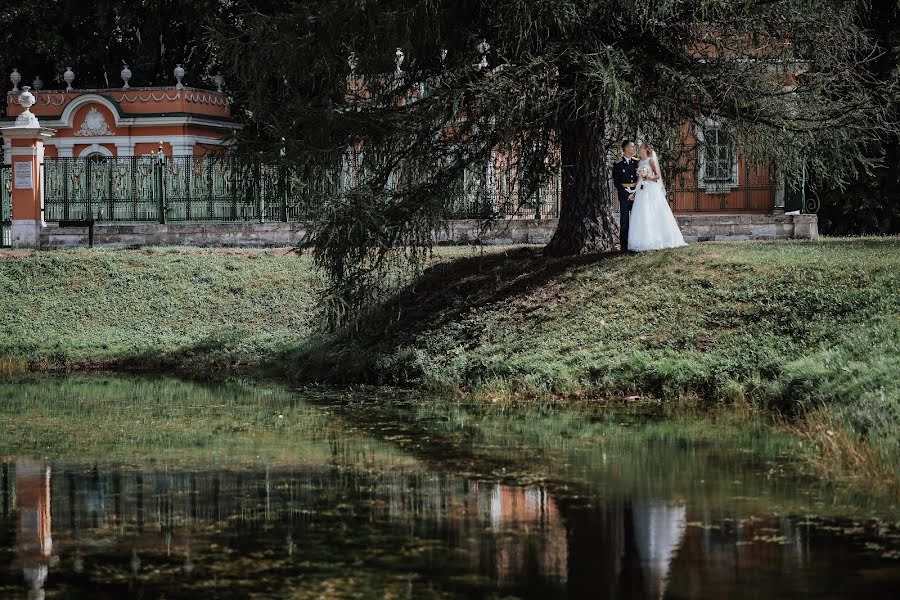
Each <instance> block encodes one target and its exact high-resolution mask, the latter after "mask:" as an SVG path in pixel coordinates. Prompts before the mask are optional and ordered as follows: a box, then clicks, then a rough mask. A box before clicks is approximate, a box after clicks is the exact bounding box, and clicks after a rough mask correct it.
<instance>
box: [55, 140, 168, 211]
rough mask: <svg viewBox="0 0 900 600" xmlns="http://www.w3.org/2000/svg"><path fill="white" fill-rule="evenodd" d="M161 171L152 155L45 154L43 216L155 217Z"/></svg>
mask: <svg viewBox="0 0 900 600" xmlns="http://www.w3.org/2000/svg"><path fill="white" fill-rule="evenodd" d="M160 171H161V167H160V164H159V161H158V160H157V159H156V158H154V157H151V156H126V157H120V158H116V157H107V156H96V157H93V156H92V157H90V158H47V159H45V161H44V219H45V220H46V221H61V220H62V221H68V220H93V221H125V222H128V221H131V222H148V221H149V222H157V221H159V220H160V219H161V215H162V211H161V210H160V208H161V201H160V200H161V194H160V188H161V185H160Z"/></svg>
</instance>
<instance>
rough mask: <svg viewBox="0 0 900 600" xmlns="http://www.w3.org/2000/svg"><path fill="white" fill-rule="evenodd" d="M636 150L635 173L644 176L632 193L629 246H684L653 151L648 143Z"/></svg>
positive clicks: (639, 248) (644, 248)
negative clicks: (639, 157) (636, 171)
mask: <svg viewBox="0 0 900 600" xmlns="http://www.w3.org/2000/svg"><path fill="white" fill-rule="evenodd" d="M638 152H639V153H640V155H641V161H640V162H639V163H638V175H639V176H640V175H642V174H643V176H642V177H641V179H640V180H639V181H638V184H637V190H636V191H635V194H634V207H633V208H632V209H631V226H630V227H629V229H628V249H629V250H633V251H635V252H644V251H647V250H659V249H661V248H677V247H679V246H686V245H687V244H685V243H684V237H682V235H681V230H680V229H678V223H677V222H676V221H675V216H674V215H673V214H672V210H671V209H670V208H669V203H668V201H666V189H665V188H664V187H663V184H662V181H661V177H660V170H659V160H658V159H657V158H656V151H655V150H654V149H653V146H651V145H650V144H647V143H643V144H641V146H640V148H639V149H638Z"/></svg>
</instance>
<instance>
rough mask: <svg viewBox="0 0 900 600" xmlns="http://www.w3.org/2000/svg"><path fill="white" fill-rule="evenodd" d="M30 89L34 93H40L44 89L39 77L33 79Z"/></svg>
mask: <svg viewBox="0 0 900 600" xmlns="http://www.w3.org/2000/svg"><path fill="white" fill-rule="evenodd" d="M31 88H32V89H33V90H34V91H36V92H39V91H41V90H42V89H44V82H43V81H41V76H40V75H38V76H36V77H35V78H34V81H32V82H31Z"/></svg>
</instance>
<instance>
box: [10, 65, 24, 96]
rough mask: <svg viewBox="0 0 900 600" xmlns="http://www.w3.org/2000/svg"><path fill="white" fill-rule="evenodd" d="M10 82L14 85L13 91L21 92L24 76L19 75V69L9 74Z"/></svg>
mask: <svg viewBox="0 0 900 600" xmlns="http://www.w3.org/2000/svg"><path fill="white" fill-rule="evenodd" d="M9 81H10V82H11V83H12V84H13V89H12V91H14V92H18V91H19V82H20V81H22V75H21V74H19V69H13V70H12V73H10V74H9Z"/></svg>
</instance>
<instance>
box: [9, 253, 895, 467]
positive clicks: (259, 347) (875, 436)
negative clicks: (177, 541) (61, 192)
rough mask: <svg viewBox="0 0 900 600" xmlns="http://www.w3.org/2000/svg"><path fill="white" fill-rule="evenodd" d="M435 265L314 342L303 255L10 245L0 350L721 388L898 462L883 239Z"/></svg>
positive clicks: (434, 377)
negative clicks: (359, 322)
mask: <svg viewBox="0 0 900 600" xmlns="http://www.w3.org/2000/svg"><path fill="white" fill-rule="evenodd" d="M0 256H4V254H3V253H0ZM436 261H437V264H436V265H435V266H433V267H432V268H431V269H429V270H428V271H427V272H426V273H425V274H424V275H423V276H421V277H420V278H418V279H417V280H416V281H415V282H414V285H412V286H410V288H409V289H407V290H405V291H404V292H402V293H401V294H400V295H399V296H398V297H397V298H394V299H392V300H391V301H390V302H388V303H387V304H386V305H385V306H384V307H383V309H381V310H379V311H376V313H375V314H374V315H373V318H372V319H371V322H370V324H369V325H367V326H365V327H363V328H362V329H361V330H359V331H356V332H354V333H353V335H349V334H345V335H338V336H323V335H321V334H317V333H315V329H316V327H315V325H316V321H317V318H318V317H317V315H318V308H317V300H316V299H317V296H316V290H317V289H318V285H319V280H318V278H317V276H316V274H315V272H314V271H313V269H312V264H311V260H310V259H309V258H308V257H298V256H296V255H293V254H285V253H284V252H283V251H240V252H231V253H223V252H212V251H197V250H194V251H186V250H173V249H163V250H150V251H124V250H123V251H93V252H90V251H67V252H44V253H36V254H32V255H27V256H19V255H11V254H9V253H7V254H6V255H5V258H0V305H2V306H3V307H4V310H3V311H2V314H0V363H2V364H5V365H6V369H7V370H16V369H23V368H27V369H31V370H41V369H56V368H61V369H82V368H130V369H134V368H147V369H151V370H156V371H164V372H173V373H179V374H191V375H208V374H215V373H225V374H238V375H274V376H282V377H287V378H289V379H291V380H294V381H303V382H312V381H315V382H336V383H348V382H365V383H391V384H402V385H418V386H423V387H428V388H434V389H441V390H454V391H457V390H461V391H464V392H469V393H473V394H476V395H483V396H489V397H495V398H496V397H504V396H509V395H516V396H547V395H555V396H609V395H623V394H630V393H637V394H641V395H644V396H653V397H657V398H662V399H684V398H698V399H700V400H701V401H704V402H716V401H727V402H730V403H736V404H738V405H741V406H744V405H749V406H753V407H758V408H761V409H775V410H777V411H778V412H780V413H782V414H784V415H786V416H787V417H789V419H790V422H791V423H793V424H795V425H798V424H799V430H800V431H801V433H802V434H803V435H806V436H808V437H809V438H810V439H811V441H813V442H814V443H815V446H814V447H816V448H818V449H819V451H820V452H821V453H822V456H823V457H824V458H823V462H824V463H827V464H833V465H838V466H841V467H843V468H844V469H845V470H856V471H860V472H862V471H864V470H870V471H871V472H872V474H877V473H885V472H887V473H892V474H896V473H898V472H900V442H898V439H900V435H898V432H900V386H898V383H897V382H898V381H900V239H897V238H880V239H879V238H864V239H832V240H823V241H819V242H799V241H798V242H774V243H758V242H757V243H727V244H695V245H692V246H689V247H687V248H682V249H678V250H673V251H663V252H655V253H649V254H645V255H638V256H627V257H621V256H588V257H581V258H577V259H568V260H552V261H548V260H545V259H543V258H542V257H541V256H540V254H539V251H538V250H536V249H532V248H519V249H501V250H497V249H494V250H490V251H486V252H485V253H484V254H480V253H478V252H477V251H475V250H472V249H456V248H455V249H439V250H438V251H437V254H436ZM829 432H830V433H829Z"/></svg>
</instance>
